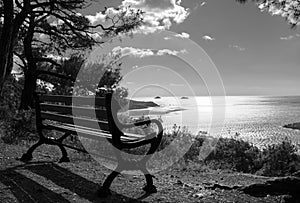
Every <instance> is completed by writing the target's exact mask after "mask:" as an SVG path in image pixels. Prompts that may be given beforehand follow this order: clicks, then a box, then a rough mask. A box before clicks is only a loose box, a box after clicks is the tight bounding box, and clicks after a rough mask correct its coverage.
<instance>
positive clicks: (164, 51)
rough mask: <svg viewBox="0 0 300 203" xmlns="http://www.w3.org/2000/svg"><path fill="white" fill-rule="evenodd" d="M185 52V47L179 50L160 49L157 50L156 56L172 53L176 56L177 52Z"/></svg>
mask: <svg viewBox="0 0 300 203" xmlns="http://www.w3.org/2000/svg"><path fill="white" fill-rule="evenodd" d="M180 53H181V54H185V53H187V51H186V50H185V49H183V50H180V51H176V50H170V49H161V50H158V51H157V53H156V55H158V56H163V55H173V56H176V55H178V54H180Z"/></svg>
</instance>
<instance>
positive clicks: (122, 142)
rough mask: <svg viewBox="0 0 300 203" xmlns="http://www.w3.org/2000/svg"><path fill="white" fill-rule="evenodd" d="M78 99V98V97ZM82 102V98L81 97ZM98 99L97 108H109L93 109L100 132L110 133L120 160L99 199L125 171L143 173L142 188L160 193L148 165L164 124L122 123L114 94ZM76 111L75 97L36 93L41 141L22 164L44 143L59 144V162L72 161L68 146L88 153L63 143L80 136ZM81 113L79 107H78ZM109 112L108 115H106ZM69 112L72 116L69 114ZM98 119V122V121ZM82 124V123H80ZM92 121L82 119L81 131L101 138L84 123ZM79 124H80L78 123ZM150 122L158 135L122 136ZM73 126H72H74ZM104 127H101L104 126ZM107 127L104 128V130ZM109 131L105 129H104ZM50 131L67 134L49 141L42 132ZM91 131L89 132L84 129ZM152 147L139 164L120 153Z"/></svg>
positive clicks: (100, 192) (30, 158) (23, 157)
mask: <svg viewBox="0 0 300 203" xmlns="http://www.w3.org/2000/svg"><path fill="white" fill-rule="evenodd" d="M78 98H79V97H78ZM79 99H81V98H79ZM85 99H86V100H88V99H90V98H85V97H82V100H83V101H85ZM93 99H95V106H96V105H99V106H103V107H105V108H106V110H103V109H101V110H99V109H97V108H96V107H94V109H92V110H95V111H96V117H97V120H95V122H98V125H99V126H100V128H101V129H104V130H107V131H108V132H109V133H110V134H109V136H107V137H104V138H105V139H107V140H108V141H109V142H110V143H111V144H112V145H113V147H114V149H115V150H114V152H115V156H116V158H117V163H118V164H117V167H116V168H115V170H114V171H112V173H111V174H110V175H109V176H108V177H107V178H106V180H105V181H104V183H103V185H102V187H100V189H99V195H100V196H107V195H109V194H110V189H109V188H110V186H111V184H112V182H113V180H114V178H115V177H116V176H117V175H119V174H120V173H121V172H122V171H124V170H140V171H142V172H143V174H144V175H145V178H146V183H147V184H146V186H145V187H144V188H143V190H144V191H146V192H147V193H154V192H157V189H156V187H155V186H154V185H153V179H152V178H153V176H152V175H151V174H150V172H149V171H148V169H147V167H146V163H147V162H148V160H149V159H150V158H151V156H152V155H153V154H154V153H155V151H156V150H157V149H158V146H159V144H160V142H161V139H162V136H163V127H162V124H161V123H160V122H159V121H158V120H156V119H151V120H146V121H142V122H137V123H132V124H123V123H121V122H120V121H119V120H118V119H117V113H118V111H119V109H120V108H119V107H120V106H119V104H118V101H117V100H116V99H115V98H114V96H113V93H112V92H107V93H106V94H105V96H104V97H102V98H101V97H94V98H93ZM45 101H48V102H49V101H51V102H54V103H55V102H57V103H60V104H61V102H64V105H52V104H50V105H49V104H45V103H43V102H45ZM73 108H74V106H73V104H72V96H62V95H56V96H55V95H40V94H37V93H36V94H35V110H36V127H37V132H38V135H39V141H38V142H37V143H36V144H34V145H33V146H31V147H30V148H29V149H28V151H27V152H26V153H25V154H23V156H22V157H21V161H24V162H28V161H30V160H32V158H33V157H32V153H33V152H34V150H35V149H36V148H37V147H39V146H41V145H42V144H48V145H56V146H58V147H59V149H60V150H61V152H62V157H61V158H60V160H59V162H69V161H70V159H69V157H68V154H67V151H66V149H65V147H67V148H71V149H74V150H78V151H81V152H87V151H86V150H84V149H80V148H76V147H74V146H72V145H66V144H64V143H63V141H64V140H65V139H66V138H67V137H69V136H70V135H75V134H78V133H77V131H76V126H77V125H78V123H77V122H76V124H77V125H75V124H74V123H75V122H74V120H73V119H78V118H74V117H73V116H72V114H70V111H71V113H72V112H73V111H72V109H73ZM78 108H79V110H80V107H78ZM82 110H83V111H87V110H86V109H85V108H82ZM53 111H54V112H56V111H58V112H59V114H56V113H51V112H53ZM105 112H106V115H104V114H105ZM67 113H69V114H68V115H67ZM103 117H106V119H107V124H106V125H105V124H103V122H102V121H101V120H100V119H103ZM98 118H99V120H98ZM45 120H51V121H56V122H59V123H57V124H55V125H49V124H44V122H43V121H45ZM79 121H81V120H79ZM89 122H92V120H89V119H82V123H83V125H82V126H80V127H82V128H83V130H82V132H84V133H85V134H86V135H88V136H89V135H90V136H91V138H93V137H94V138H95V139H97V138H98V137H97V136H95V135H97V133H98V132H97V130H95V131H92V130H93V129H91V128H89V127H86V126H85V125H84V124H85V123H87V124H88V123H89ZM79 123H80V122H79ZM151 123H154V124H155V125H156V126H157V128H158V132H157V134H156V136H154V137H151V138H150V139H149V138H146V137H145V136H140V137H139V136H131V135H130V134H129V135H127V134H126V133H123V132H122V130H121V129H123V128H132V127H136V126H144V125H149V124H151ZM72 124H73V125H72ZM101 125H102V126H101ZM103 126H104V127H103ZM105 128H106V129H105ZM44 129H48V130H56V131H61V132H64V134H63V135H62V136H61V137H60V138H58V139H54V138H48V137H46V136H45V135H44V133H43V130H44ZM85 129H88V130H85ZM148 144H150V147H149V150H148V152H147V153H146V154H145V155H144V156H143V158H141V159H140V160H138V161H132V160H125V159H124V158H123V157H122V156H121V150H123V149H131V148H136V147H140V146H143V145H148Z"/></svg>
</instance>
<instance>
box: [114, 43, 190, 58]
mask: <svg viewBox="0 0 300 203" xmlns="http://www.w3.org/2000/svg"><path fill="white" fill-rule="evenodd" d="M112 53H114V54H121V55H122V56H127V55H129V56H133V57H137V58H143V57H147V56H163V55H173V56H176V55H178V54H185V53H187V51H186V50H185V49H183V50H180V51H176V50H170V49H161V50H152V49H140V48H134V47H120V46H118V47H115V48H114V49H113V50H112Z"/></svg>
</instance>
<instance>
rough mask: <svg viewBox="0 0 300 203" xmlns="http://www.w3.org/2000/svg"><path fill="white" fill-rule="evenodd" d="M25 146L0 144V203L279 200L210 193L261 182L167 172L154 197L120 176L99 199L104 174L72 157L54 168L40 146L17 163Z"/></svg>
mask: <svg viewBox="0 0 300 203" xmlns="http://www.w3.org/2000/svg"><path fill="white" fill-rule="evenodd" d="M25 151H26V147H25V146H19V145H6V144H4V143H1V141H0V202H3V203H10V202H26V203H27V202H28V203H29V202H80V203H81V202H103V203H104V202H114V203H118V202H179V203H181V202H182V203H183V202H241V203H246V202H281V200H282V197H280V196H268V197H253V196H249V195H246V194H244V193H243V192H241V191H239V190H224V189H223V190H222V189H209V187H208V186H211V185H213V184H215V183H218V184H224V185H228V186H232V185H241V186H243V185H248V184H251V183H259V182H263V181H264V180H265V179H266V178H264V177H258V176H252V175H247V174H238V173H234V174H233V173H224V172H218V171H213V172H205V173H204V172H197V171H187V170H185V171H184V170H168V171H163V172H160V173H159V174H156V175H155V176H156V178H155V185H156V186H157V188H158V193H156V194H152V195H150V196H145V194H144V193H143V192H142V190H141V188H142V186H143V184H144V183H145V181H144V179H143V176H128V175H121V176H120V177H118V178H117V179H116V180H115V181H114V183H113V185H112V187H111V189H112V191H113V194H112V196H110V197H109V198H99V197H98V196H97V188H98V187H99V184H101V183H102V182H103V181H104V179H105V177H106V176H107V174H109V173H110V171H109V170H108V169H106V168H105V167H103V166H101V165H100V164H98V163H97V162H95V161H93V160H91V159H89V158H88V157H87V156H83V155H81V154H78V153H76V152H73V153H70V157H71V162H70V163H61V164H60V163H57V160H58V158H59V152H58V150H57V148H55V147H46V146H42V147H40V148H39V150H37V152H35V154H34V160H33V161H32V162H31V163H29V164H23V163H22V162H20V161H18V160H16V157H20V156H21V155H22V153H23V152H25Z"/></svg>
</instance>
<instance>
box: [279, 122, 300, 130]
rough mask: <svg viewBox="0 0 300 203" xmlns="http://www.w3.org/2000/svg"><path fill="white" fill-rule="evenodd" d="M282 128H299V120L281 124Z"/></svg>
mask: <svg viewBox="0 0 300 203" xmlns="http://www.w3.org/2000/svg"><path fill="white" fill-rule="evenodd" d="M283 127H284V128H291V129H294V130H300V122H299V123H291V124H287V125H284V126H283Z"/></svg>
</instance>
